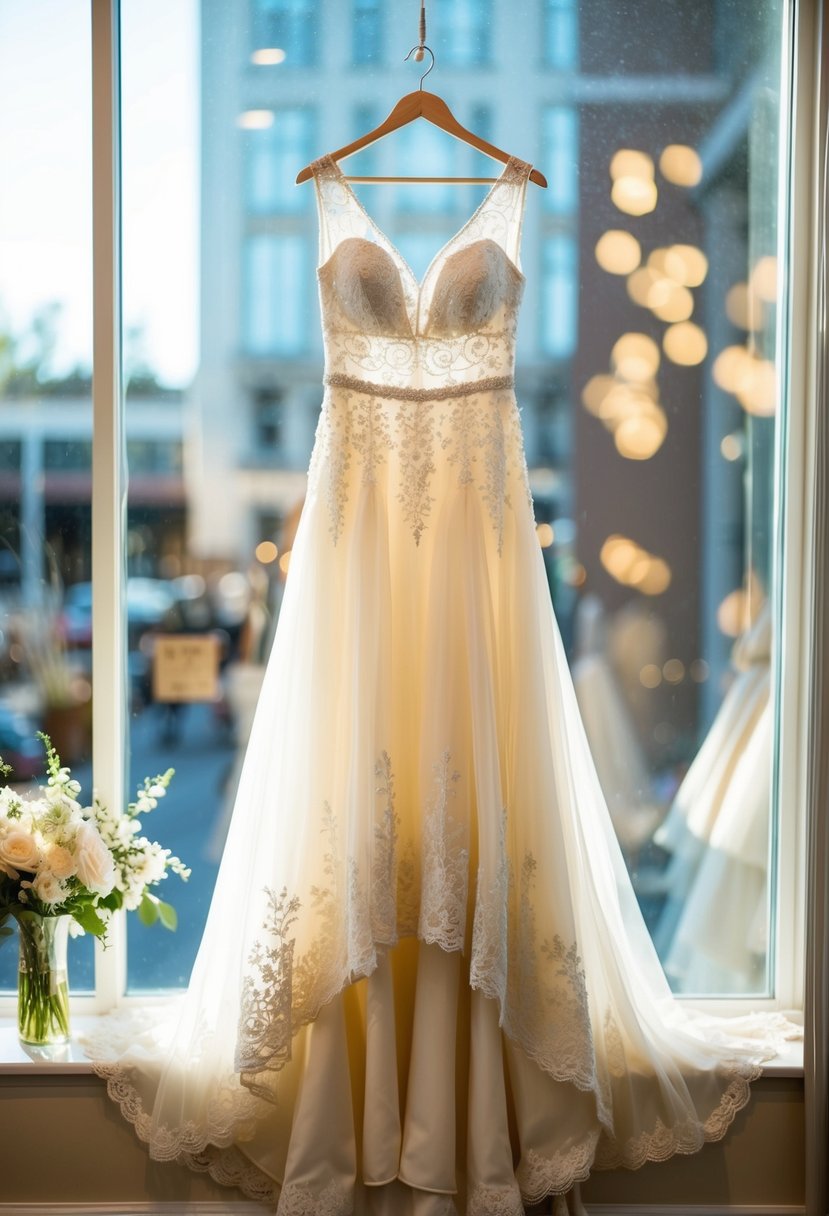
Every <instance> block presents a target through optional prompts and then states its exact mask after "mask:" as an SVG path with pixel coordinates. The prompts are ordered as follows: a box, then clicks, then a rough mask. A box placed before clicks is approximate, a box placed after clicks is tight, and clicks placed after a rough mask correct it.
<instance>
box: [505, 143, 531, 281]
mask: <svg viewBox="0 0 829 1216" xmlns="http://www.w3.org/2000/svg"><path fill="white" fill-rule="evenodd" d="M532 168H533V167H532V165H531V164H529V163H528V162H527V161H525V160H519V159H518V157H517V156H511V157H510V159H509V160H508V161H507V167H506V169H505V170H504V174H503V177H502V178H501V183H500V185H501V191H499V193H501V192H503V196H504V197H503V199H502V200H499V202H500V207H501V209H502V214H503V218H504V237H503V246H504V251H505V253H506V254H507V257H508V258H509V259H510V261H511V262H513V263H514V264H515V266H517V267H518V269H519V270H520V269H521V233H522V230H523V226H524V210H525V207H526V201H527V183H528V181H529V179H530V174H531V173H532Z"/></svg>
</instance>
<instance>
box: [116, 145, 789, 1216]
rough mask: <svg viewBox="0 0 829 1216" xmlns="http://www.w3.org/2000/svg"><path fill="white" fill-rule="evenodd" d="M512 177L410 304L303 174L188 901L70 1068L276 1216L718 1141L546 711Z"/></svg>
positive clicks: (325, 1214)
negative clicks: (311, 245) (180, 977)
mask: <svg viewBox="0 0 829 1216" xmlns="http://www.w3.org/2000/svg"><path fill="white" fill-rule="evenodd" d="M528 173H529V166H528V165H526V164H524V163H522V162H520V161H517V160H514V159H513V160H510V161H509V163H508V164H507V166H506V168H505V169H504V171H503V173H502V175H501V176H500V178H499V179H498V180H497V181H496V183H495V184H494V185H493V187H492V189H491V190H490V191H489V193H488V195H487V196H486V198H485V199H484V201H483V202H482V203H481V205H480V206H479V207H478V209H477V210H476V211H475V213H474V214H473V216H472V218H471V219H470V220H469V221H468V222H467V223H466V224H465V225H464V226H463V228H462V229H461V230H460V231H459V232H458V233H457V234H456V235H455V236H454V237H453V238H452V239H451V240H450V241H449V242H448V243H447V244H446V245H445V246H444V248H443V249H442V250H440V252H439V253H438V254H437V255H436V256H435V258H434V259H433V261H432V263H431V265H430V266H429V268H428V270H427V271H426V274H425V275H424V277H423V279H422V281H421V282H418V281H417V280H416V278H415V275H414V273H413V272H412V271H411V269H410V268H409V267H408V266H407V265H406V263H405V262H404V261H403V259H402V258H401V257H400V255H399V253H398V252H397V251H396V250H395V248H394V246H393V245H392V244H391V242H390V241H389V240H388V239H387V238H386V237H385V236H384V235H383V233H382V232H381V231H380V230H379V229H378V227H377V226H376V224H374V222H373V221H372V220H371V219H370V217H369V216H368V214H367V213H366V211H365V210H364V209H363V207H362V205H361V204H360V202H359V201H358V199H357V197H356V195H355V194H354V192H353V191H352V189H351V188H350V186H349V185H348V183H347V182H346V180H345V178H344V177H343V175H342V173H341V171H340V169H339V168H338V166H337V165H336V163H335V162H334V161H333V160H332V159H331V158H323V159H321V160H319V161H317V162H316V163H315V165H314V178H315V185H316V191H317V198H318V204H319V218H320V230H321V263H322V264H321V267H320V269H319V291H320V299H321V305H322V316H323V328H324V338H325V353H326V369H325V386H326V388H325V395H324V403H323V407H322V411H321V414H320V418H319V424H318V428H317V433H316V439H315V445H314V450H313V455H312V459H311V465H310V470H309V479H308V494H307V499H306V502H305V506H304V510H303V512H302V517H301V520H300V524H299V528H298V532H297V536H296V540H295V544H294V546H293V550H292V554H291V566H290V574H289V576H288V581H287V587H286V591H285V598H284V601H283V605H282V610H281V615H280V619H279V624H278V628H277V632H276V636H275V640H274V644H273V649H272V654H271V658H270V661H269V665H268V669H267V673H266V676H265V680H264V684H263V687H262V692H261V696H260V700H259V705H258V709H257V713H256V716H255V720H254V725H253V728H252V732H251V736H250V742H249V745H248V751H247V756H246V760H245V764H244V767H243V771H242V776H241V779H240V784H239V790H238V795H237V799H236V804H235V809H234V813H233V817H232V822H231V825H230V829H229V834H228V839H227V843H226V847H225V852H224V856H223V861H222V865H221V869H220V873H219V877H218V880H217V884H216V889H215V895H214V898H213V902H212V906H211V909H210V913H209V917H208V921H207V926H206V929H205V933H204V938H203V942H202V945H201V948H200V951H199V954H198V958H197V960H196V963H195V966H194V970H193V975H192V979H191V982H190V986H189V988H188V990H187V993H186V995H185V996H184V998H183V1001H182V1003H181V1007H180V1010H179V1011H178V1012H177V1015H176V1018H175V1019H174V1020H173V1022H172V1023H171V1024H170V1026H169V1028H168V1032H167V1038H166V1040H165V1041H164V1042H163V1043H162V1044H161V1045H160V1046H159V1043H158V1041H157V1038H156V1037H154V1036H152V1035H151V1034H150V1033H149V1032H148V1033H147V1034H146V1035H144V1036H143V1037H142V1036H138V1037H136V1039H135V1041H133V1042H132V1044H131V1046H130V1047H129V1050H128V1051H127V1053H126V1054H124V1055H122V1056H121V1057H120V1058H117V1059H113V1060H110V1061H106V1060H100V1059H99V1061H98V1063H97V1065H96V1067H97V1069H98V1071H99V1072H100V1073H101V1074H103V1075H105V1076H107V1077H108V1078H109V1090H110V1093H111V1094H112V1096H113V1097H114V1098H115V1099H116V1100H117V1101H118V1102H120V1103H121V1106H122V1109H123V1112H124V1114H125V1115H126V1117H127V1118H128V1119H130V1120H132V1121H133V1122H134V1124H135V1126H136V1129H137V1132H138V1134H139V1136H140V1137H141V1138H142V1139H143V1140H145V1141H146V1142H147V1143H148V1145H149V1149H150V1152H151V1154H152V1156H153V1157H155V1158H157V1159H160V1160H178V1161H180V1162H186V1163H187V1164H188V1165H190V1166H192V1167H193V1168H194V1169H201V1170H208V1171H209V1172H210V1173H211V1174H212V1175H213V1177H214V1178H217V1179H218V1180H220V1181H221V1182H225V1183H228V1184H235V1185H238V1186H240V1187H241V1188H242V1189H243V1190H244V1191H246V1192H247V1193H248V1194H250V1195H254V1196H258V1197H260V1198H262V1199H264V1200H265V1201H266V1202H268V1203H270V1204H272V1205H275V1206H276V1208H277V1211H278V1212H279V1213H280V1216H312V1214H313V1216H342V1214H345V1213H350V1212H352V1211H356V1212H372V1213H377V1214H378V1216H385V1214H389V1216H391V1214H393V1216H398V1214H406V1216H409V1214H411V1216H438V1214H444V1213H456V1212H457V1213H464V1212H465V1213H467V1216H515V1214H517V1213H521V1212H523V1210H524V1209H523V1206H522V1205H523V1203H524V1202H530V1201H535V1200H538V1199H540V1198H542V1197H543V1196H545V1195H558V1196H562V1195H564V1194H565V1193H566V1192H568V1191H570V1190H571V1188H573V1186H574V1184H575V1183H577V1182H578V1181H579V1180H581V1179H584V1178H585V1177H586V1176H587V1175H588V1174H589V1172H590V1171H591V1169H593V1168H594V1167H597V1168H598V1167H611V1166H618V1165H626V1166H639V1165H642V1164H643V1162H645V1161H650V1160H660V1159H663V1158H666V1157H668V1156H670V1155H671V1154H672V1153H677V1152H683V1153H689V1152H693V1151H695V1150H697V1149H699V1148H700V1147H701V1145H702V1144H703V1143H704V1142H705V1141H706V1140H710V1139H716V1138H718V1137H721V1136H722V1135H723V1134H724V1133H725V1131H726V1129H727V1127H728V1125H729V1123H730V1121H731V1120H732V1118H733V1116H734V1114H735V1112H736V1111H737V1110H738V1109H739V1108H740V1107H741V1106H743V1105H744V1104H745V1102H746V1101H747V1099H748V1083H749V1081H750V1079H752V1078H753V1077H755V1076H756V1075H757V1073H758V1071H759V1067H760V1063H761V1061H762V1060H763V1059H764V1058H768V1056H769V1055H770V1054H771V1048H770V1047H769V1045H768V1043H767V1042H761V1041H760V1040H759V1039H758V1040H755V1041H754V1042H752V1041H751V1040H750V1039H749V1038H748V1037H746V1036H747V1035H748V1034H750V1033H751V1031H752V1026H746V1027H745V1031H746V1035H744V1037H743V1038H741V1039H739V1040H738V1039H736V1038H734V1039H729V1037H728V1033H727V1030H726V1028H725V1026H724V1025H722V1024H717V1023H713V1022H712V1023H710V1024H708V1025H706V1026H700V1025H697V1024H696V1023H695V1022H693V1021H692V1020H691V1016H690V1015H685V1014H683V1013H682V1012H681V1011H680V1009H679V1008H678V1007H677V1005H676V1004H675V1002H674V1001H673V999H672V997H671V994H670V992H669V989H668V986H667V983H666V981H665V978H664V976H663V973H662V970H661V968H660V965H659V962H658V959H657V957H656V954H655V952H654V950H653V947H652V945H651V942H650V939H649V937H648V934H647V931H646V929H645V926H644V924H643V922H642V919H641V917H640V914H639V911H638V908H637V904H636V900H635V898H634V895H633V892H632V890H631V886H630V883H629V880H628V876H627V872H626V870H625V867H624V864H623V862H622V858H621V855H620V852H619V847H618V845H617V842H616V838H615V836H614V832H613V828H612V825H611V822H610V818H609V815H608V812H607V808H606V804H605V801H604V798H603V797H602V793H601V789H600V787H599V783H598V780H597V777H596V773H595V769H594V767H593V763H592V760H591V758H590V752H589V748H588V745H587V741H586V738H585V735H584V731H583V728H582V725H581V722H580V719H579V714H578V710H577V706H576V700H575V696H574V693H573V686H572V683H571V680H570V677H569V674H568V669H567V664H566V660H565V656H564V653H563V651H562V647H561V642H560V639H559V635H558V631H557V627H556V623H555V620H554V617H553V611H552V607H551V603H550V598H549V592H548V589H547V582H546V578H545V574H544V568H543V561H542V555H541V550H540V548H539V545H538V540H537V536H536V531H535V525H534V520H533V508H532V501H531V498H530V492H529V488H528V479H527V469H526V464H525V459H524V454H523V448H522V437H521V426H520V420H519V413H518V409H517V406H516V401H515V396H514V393H513V362H514V339H515V326H516V318H517V311H518V305H519V301H520V299H521V294H522V288H523V283H524V277H523V275H522V273H521V271H520V270H519V263H518V257H519V238H520V229H521V218H522V212H523V206H524V198H525V191H526V184H527V175H528ZM575 1202H576V1201H575V1199H572V1203H573V1204H575ZM570 1203H571V1200H564V1199H561V1198H559V1199H558V1200H556V1205H557V1206H556V1211H559V1210H562V1211H563V1210H565V1209H566V1208H567V1207H568V1204H570Z"/></svg>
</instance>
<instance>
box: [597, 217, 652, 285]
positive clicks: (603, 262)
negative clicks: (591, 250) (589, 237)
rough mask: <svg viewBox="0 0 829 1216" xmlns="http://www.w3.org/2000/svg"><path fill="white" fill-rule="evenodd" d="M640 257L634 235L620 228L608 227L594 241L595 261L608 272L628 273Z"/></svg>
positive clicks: (637, 263)
mask: <svg viewBox="0 0 829 1216" xmlns="http://www.w3.org/2000/svg"><path fill="white" fill-rule="evenodd" d="M641 258H642V251H641V248H640V246H639V242H638V241H637V239H636V237H635V236H632V235H631V233H629V232H625V231H624V229H622V228H610V229H608V231H607V232H605V233H604V234H603V235H602V236H600V237H599V239H598V241H597V242H596V261H597V262H598V263H599V265H600V266H601V268H602V270H606V271H607V272H608V274H630V272H631V271H632V270H635V269H636V267H637V266H638V265H639V262H640V261H641Z"/></svg>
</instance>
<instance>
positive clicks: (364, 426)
mask: <svg viewBox="0 0 829 1216" xmlns="http://www.w3.org/2000/svg"><path fill="white" fill-rule="evenodd" d="M326 379H327V383H328V385H329V387H332V388H336V390H337V391H336V392H331V393H329V394H328V395H327V396H326V400H325V402H324V405H323V409H322V412H321V414H320V420H319V423H318V424H317V432H316V439H315V444H314V451H313V453H312V457H311V467H310V473H309V485H310V486H311V488H312V490H313V491H314V492H316V493H318V494H319V496H320V498H321V499H322V501H323V502H324V504H325V508H326V511H327V514H328V530H329V532H330V534H331V537H332V540H333V541H334V544H336V543H337V542H338V541H339V539H340V537H341V535H342V534H343V532H344V530H345V527H346V512H347V507H348V504H349V501H350V500H351V497H352V495H353V488H354V486H355V483H356V484H360V483H361V484H362V485H363V486H370V485H374V484H376V483H377V481H378V470H380V469H381V468H382V467H383V466H384V465H385V464H386V463H387V460H388V455H389V453H390V452H396V453H397V455H398V463H397V467H396V469H395V470H394V476H393V477H392V476H391V474H390V476H389V485H388V492H390V493H391V492H394V490H395V489H396V494H395V498H396V500H397V501H398V502H399V503H400V506H401V507H402V516H403V521H404V522H405V523H406V525H407V526H408V528H409V530H410V532H411V535H412V537H413V538H414V541H415V544H417V545H419V543H420V541H421V539H422V537H423V533H424V531H425V530H426V528H427V526H428V524H429V522H430V516H431V512H432V507H433V505H434V495H433V494H431V492H430V491H431V488H432V484H433V480H434V478H435V476H436V475H437V473H438V468H439V467H440V469H441V472H445V471H448V470H455V473H456V480H457V485H458V486H460V487H465V486H470V487H474V490H475V491H476V493H477V494H478V495H479V497H480V501H481V503H482V505H483V506H484V507H485V509H486V511H487V512H488V514H489V517H490V520H491V522H492V526H493V529H494V531H495V535H496V543H497V548H498V552H499V554H500V553H501V551H502V548H503V539H504V522H505V517H506V510H507V509H508V508H509V509H512V506H513V501H512V493H511V492H512V491H513V489H517V490H518V493H519V495H520V494H521V492H522V491H523V492H524V493H525V494H526V495H527V502H528V505H529V507H530V510H532V500H531V498H530V495H529V483H528V475H527V467H526V460H525V458H524V451H523V444H522V439H521V428H520V422H519V421H518V408H517V406H516V403H515V396H514V394H513V392H512V389H511V385H512V378H511V377H498V376H496V377H492V378H490V379H487V380H481V381H478V382H476V383H475V385H474V386H473V385H458V386H453V387H451V388H450V387H447V388H446V389H442V390H441V391H440V393H439V394H438V395H437V396H434V397H433V396H432V390H429V389H427V390H423V394H424V395H423V396H422V397H421V395H420V394H421V390H419V389H418V390H414V389H412V390H411V391H408V390H407V391H406V392H405V393H404V392H399V393H398V392H397V391H396V390H395V389H394V388H393V387H392V388H390V389H389V390H388V392H387V390H386V388H385V387H384V386H381V385H378V384H376V383H373V382H371V381H363V380H360V379H359V378H356V377H351V376H340V375H339V374H336V375H334V374H332V375H329V376H328V377H327V378H326ZM499 386H500V387H499ZM386 398H388V400H386ZM395 401H398V402H399V404H394V402H395ZM422 401H427V402H429V401H434V402H435V403H436V404H437V403H439V408H429V409H424V408H421V403H422ZM440 406H442V407H444V408H440ZM358 478H359V482H358Z"/></svg>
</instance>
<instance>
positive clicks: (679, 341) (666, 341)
mask: <svg viewBox="0 0 829 1216" xmlns="http://www.w3.org/2000/svg"><path fill="white" fill-rule="evenodd" d="M662 349H663V350H664V351H665V354H666V355H667V356H668V358H669V359H670V360H671V362H672V363H678V364H679V365H680V366H681V367H693V366H695V365H696V364H697V363H702V361H703V359H704V358H705V356H706V354H707V353H708V339H707V338H706V337H705V334H704V333H703V331H702V330H701V329H700V327H699V325H695V324H694V323H693V321H680V322H679V323H678V324H677V325H670V326H669V327H668V328H667V329H666V330H665V333H664V336H663V338H662Z"/></svg>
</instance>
